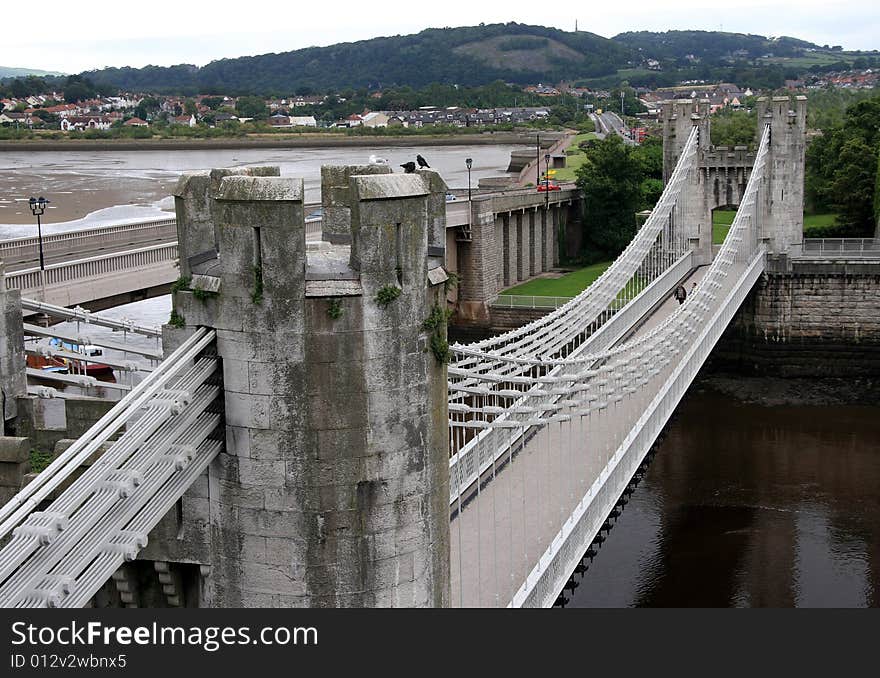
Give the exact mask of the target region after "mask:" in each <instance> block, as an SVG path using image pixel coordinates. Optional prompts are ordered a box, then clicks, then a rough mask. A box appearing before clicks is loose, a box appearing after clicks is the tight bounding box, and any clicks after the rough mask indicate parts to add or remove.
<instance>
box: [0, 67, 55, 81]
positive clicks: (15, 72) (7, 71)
mask: <svg viewBox="0 0 880 678" xmlns="http://www.w3.org/2000/svg"><path fill="white" fill-rule="evenodd" d="M28 75H37V76H44V75H62V73H59V72H58V71H39V70H36V69H34V68H11V67H9V66H0V80H2V79H3V78H19V77H25V76H28Z"/></svg>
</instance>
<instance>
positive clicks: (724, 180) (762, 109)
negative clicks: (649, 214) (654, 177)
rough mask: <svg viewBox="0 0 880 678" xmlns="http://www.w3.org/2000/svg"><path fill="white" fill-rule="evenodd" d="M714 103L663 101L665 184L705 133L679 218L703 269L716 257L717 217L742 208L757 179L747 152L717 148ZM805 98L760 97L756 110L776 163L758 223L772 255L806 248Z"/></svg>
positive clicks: (751, 155)
mask: <svg viewBox="0 0 880 678" xmlns="http://www.w3.org/2000/svg"><path fill="white" fill-rule="evenodd" d="M709 110H710V106H709V100H708V99H694V100H692V99H683V100H675V101H664V102H663V103H662V104H661V109H660V121H661V123H662V125H663V180H664V182H666V181H668V180H669V176H670V175H671V174H672V171H673V169H674V168H675V163H676V162H677V161H678V158H679V156H680V155H681V151H682V149H683V148H684V145H685V143H686V142H687V138H688V136H689V134H690V131H691V129H692V128H693V127H694V126H696V127H698V128H699V140H698V141H699V148H698V151H697V152H698V154H699V161H698V164H699V170H698V171H697V172H692V173H691V175H690V177H689V186H688V187H687V188H686V189H685V194H684V195H683V201H682V208H681V210H680V211H679V214H678V218H679V220H680V221H681V220H682V219H683V223H684V224H686V228H687V229H688V236H687V237H688V238H689V239H690V241H691V244H692V246H693V248H694V251H695V252H696V254H697V263H700V264H706V263H709V261H711V258H712V211H713V210H714V209H717V208H719V207H738V206H739V204H740V201H741V200H742V197H743V194H744V193H745V190H746V184H747V183H748V180H749V177H750V176H751V173H752V167H753V165H754V162H755V152H754V150H750V149H749V148H748V147H746V146H734V147H733V148H729V147H727V146H713V145H712V143H711V139H710V125H711V122H710V120H711V119H710V115H709ZM806 115H807V99H806V97H804V96H798V97H795V98H794V100H792V99H791V98H789V97H787V96H779V97H773V98H772V99H768V98H766V97H761V98H759V99H758V105H757V128H758V130H757V134H758V137H757V138H760V135H761V133H762V131H763V128H764V125H768V124H769V125H770V149H769V153H770V157H769V165H768V172H767V179H766V186H765V187H764V190H762V197H761V201H762V205H761V209H760V210H759V214H757V215H756V218H758V219H759V220H760V223H761V234H762V235H761V238H762V240H763V241H764V243H765V244H766V245H767V249H768V251H769V252H771V253H774V254H786V255H789V256H794V255H797V254H799V253H800V252H801V250H802V247H803V211H804V207H803V203H804V152H805V149H806Z"/></svg>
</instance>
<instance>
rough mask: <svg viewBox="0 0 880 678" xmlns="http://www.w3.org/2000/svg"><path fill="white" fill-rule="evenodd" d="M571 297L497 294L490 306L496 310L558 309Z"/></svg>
mask: <svg viewBox="0 0 880 678" xmlns="http://www.w3.org/2000/svg"><path fill="white" fill-rule="evenodd" d="M571 300H572V297H541V296H529V295H524V294H499V295H498V296H497V297H495V299H494V300H493V301H492V303H491V305H492V306H494V307H496V308H559V307H560V306H565V304H567V303H568V302H569V301H571Z"/></svg>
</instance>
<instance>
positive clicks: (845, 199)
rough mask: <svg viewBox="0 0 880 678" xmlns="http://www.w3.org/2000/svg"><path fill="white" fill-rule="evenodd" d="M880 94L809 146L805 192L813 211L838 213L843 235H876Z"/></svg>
mask: <svg viewBox="0 0 880 678" xmlns="http://www.w3.org/2000/svg"><path fill="white" fill-rule="evenodd" d="M878 144H880V96H878V97H874V98H873V99H867V100H864V101H859V102H858V103H855V104H853V105H852V106H850V107H849V108H848V109H847V110H846V114H845V116H844V119H843V121H842V123H841V124H840V125H837V126H835V127H832V128H830V129H826V130H823V134H822V136H820V137H818V138H816V139H815V140H814V141H813V142H812V143H811V144H810V145H809V146H808V147H807V164H806V178H805V182H804V185H805V193H806V198H807V205H808V208H809V209H810V210H812V211H824V210H829V211H834V212H837V214H838V217H837V225H838V227H839V233H838V234H839V235H842V236H868V235H873V233H874V231H875V228H876V225H877V222H876V216H875V210H874V200H875V190H876V182H877V147H878Z"/></svg>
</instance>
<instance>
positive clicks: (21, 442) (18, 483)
mask: <svg viewBox="0 0 880 678" xmlns="http://www.w3.org/2000/svg"><path fill="white" fill-rule="evenodd" d="M30 451H31V441H30V439H29V438H24V437H10V436H0V505H2V504H5V503H6V502H8V501H9V500H10V499H12V497H14V496H15V495H16V494H17V493H18V491H19V490H20V489H21V487H22V482H23V480H24V477H25V475H26V474H28V473H30V470H31V468H30V466H31V465H30V461H29V459H30Z"/></svg>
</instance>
